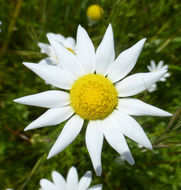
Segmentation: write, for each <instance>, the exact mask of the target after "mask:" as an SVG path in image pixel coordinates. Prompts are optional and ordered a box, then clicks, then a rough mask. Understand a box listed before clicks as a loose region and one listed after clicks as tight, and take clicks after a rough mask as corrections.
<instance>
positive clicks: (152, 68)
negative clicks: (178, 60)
mask: <svg viewBox="0 0 181 190" xmlns="http://www.w3.org/2000/svg"><path fill="white" fill-rule="evenodd" d="M147 68H148V70H149V71H150V72H159V71H167V70H168V65H164V61H162V60H161V61H159V63H158V65H156V63H155V61H154V60H151V61H150V65H148V66H147ZM169 76H170V73H169V72H166V73H165V74H164V75H163V76H162V77H161V79H160V81H162V82H165V81H166V78H167V77H169ZM156 89H157V84H156V83H154V84H152V85H150V86H149V87H148V88H147V90H148V91H149V92H153V91H155V90H156Z"/></svg>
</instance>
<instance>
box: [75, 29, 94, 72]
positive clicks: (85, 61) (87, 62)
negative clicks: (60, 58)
mask: <svg viewBox="0 0 181 190" xmlns="http://www.w3.org/2000/svg"><path fill="white" fill-rule="evenodd" d="M76 47H77V51H76V54H77V57H78V59H79V60H80V62H81V64H82V67H83V68H84V70H85V71H86V73H93V72H94V70H95V49H94V45H93V44H92V41H91V39H90V37H89V35H88V34H87V32H86V31H85V29H84V28H82V27H81V26H80V25H79V26H78V30H77V44H76Z"/></svg>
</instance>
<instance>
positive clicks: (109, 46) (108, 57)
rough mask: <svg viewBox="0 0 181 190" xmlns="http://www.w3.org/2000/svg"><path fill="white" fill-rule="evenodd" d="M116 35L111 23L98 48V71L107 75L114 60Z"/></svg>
mask: <svg viewBox="0 0 181 190" xmlns="http://www.w3.org/2000/svg"><path fill="white" fill-rule="evenodd" d="M114 58H115V51H114V37H113V30H112V26H111V24H109V26H108V27H107V29H106V32H105V35H104V37H103V39H102V41H101V43H100V45H99V46H98V48H97V50H96V72H97V73H100V74H102V75H104V76H105V75H107V73H108V69H109V67H110V65H111V64H112V63H113V62H114Z"/></svg>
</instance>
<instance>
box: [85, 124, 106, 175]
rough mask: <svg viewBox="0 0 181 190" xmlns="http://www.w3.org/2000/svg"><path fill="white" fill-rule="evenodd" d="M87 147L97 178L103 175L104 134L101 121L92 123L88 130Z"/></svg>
mask: <svg viewBox="0 0 181 190" xmlns="http://www.w3.org/2000/svg"><path fill="white" fill-rule="evenodd" d="M85 138H86V146H87V149H88V152H89V154H90V157H91V160H92V164H93V167H94V170H95V172H96V174H97V176H100V175H101V173H102V166H101V151H102V144H103V133H102V130H101V126H100V124H99V121H90V122H89V124H88V126H87V130H86V137H85Z"/></svg>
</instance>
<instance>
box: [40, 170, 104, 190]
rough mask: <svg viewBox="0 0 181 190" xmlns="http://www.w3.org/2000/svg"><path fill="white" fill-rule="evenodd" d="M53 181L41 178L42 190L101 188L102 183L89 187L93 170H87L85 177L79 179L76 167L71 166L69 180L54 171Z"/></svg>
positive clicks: (91, 189) (93, 189)
mask: <svg viewBox="0 0 181 190" xmlns="http://www.w3.org/2000/svg"><path fill="white" fill-rule="evenodd" d="M52 179H53V182H51V181H49V180H47V179H41V180H40V186H41V189H40V190H101V189H102V185H95V186H92V187H90V188H89V186H90V184H91V181H92V173H91V171H87V172H86V173H85V174H84V175H83V177H82V178H81V179H80V181H79V179H78V173H77V170H76V168H75V167H71V168H70V170H69V172H68V175H67V180H66V181H65V179H64V178H63V176H62V175H61V174H60V173H58V172H56V171H53V172H52Z"/></svg>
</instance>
